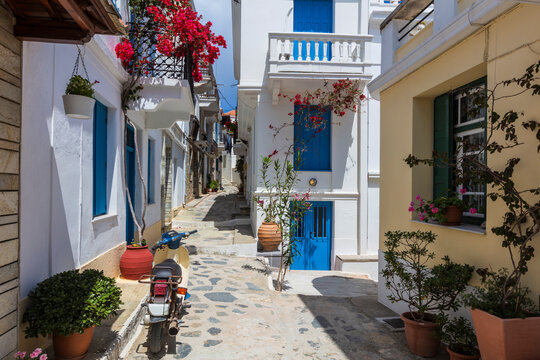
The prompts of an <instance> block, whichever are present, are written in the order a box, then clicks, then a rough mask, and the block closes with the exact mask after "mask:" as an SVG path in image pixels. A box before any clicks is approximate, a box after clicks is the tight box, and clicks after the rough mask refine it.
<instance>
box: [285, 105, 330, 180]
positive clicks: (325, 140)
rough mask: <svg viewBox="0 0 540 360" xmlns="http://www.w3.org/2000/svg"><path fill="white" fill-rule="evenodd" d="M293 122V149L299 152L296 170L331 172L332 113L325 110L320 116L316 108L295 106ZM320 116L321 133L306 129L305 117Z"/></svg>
mask: <svg viewBox="0 0 540 360" xmlns="http://www.w3.org/2000/svg"><path fill="white" fill-rule="evenodd" d="M294 110H295V116H294V117H295V120H294V148H295V150H296V149H299V150H300V156H301V159H300V163H298V164H297V163H296V161H295V167H296V169H297V170H303V171H331V170H332V164H331V158H332V156H331V155H332V149H331V136H332V133H331V127H332V123H331V117H332V112H331V111H330V109H329V108H326V111H324V112H323V113H322V114H321V113H320V111H319V110H318V107H317V106H303V105H298V106H295V109H294ZM310 116H321V117H322V118H323V125H322V131H320V132H317V131H318V129H312V128H309V127H306V126H305V125H306V121H309V120H306V117H307V118H309V117H310ZM295 157H296V156H295ZM295 160H296V159H295Z"/></svg>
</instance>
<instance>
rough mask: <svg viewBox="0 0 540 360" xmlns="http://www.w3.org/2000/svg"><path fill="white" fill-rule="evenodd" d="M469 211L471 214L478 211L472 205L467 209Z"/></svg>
mask: <svg viewBox="0 0 540 360" xmlns="http://www.w3.org/2000/svg"><path fill="white" fill-rule="evenodd" d="M469 212H470V213H471V214H476V213H477V212H478V210H476V208H473V207H472V208H470V209H469Z"/></svg>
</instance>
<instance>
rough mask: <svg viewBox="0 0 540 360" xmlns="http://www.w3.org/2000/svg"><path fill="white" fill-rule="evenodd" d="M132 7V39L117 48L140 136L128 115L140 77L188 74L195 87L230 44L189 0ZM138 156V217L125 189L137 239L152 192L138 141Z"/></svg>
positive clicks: (138, 2) (156, 0) (140, 0)
mask: <svg viewBox="0 0 540 360" xmlns="http://www.w3.org/2000/svg"><path fill="white" fill-rule="evenodd" d="M129 6H130V10H131V15H132V19H133V21H132V22H131V23H130V24H129V38H122V39H120V42H119V43H118V44H117V45H116V47H115V52H116V56H117V57H118V59H119V60H120V61H121V62H122V66H123V67H124V69H125V70H126V72H127V73H128V74H129V77H128V79H127V81H126V82H125V83H124V84H123V90H122V98H121V100H122V110H124V120H125V122H126V124H129V125H131V126H132V128H133V129H134V136H135V138H136V137H137V127H136V126H135V125H134V124H133V123H132V122H131V120H130V119H129V118H128V116H127V110H128V106H129V103H130V102H132V101H135V100H138V99H139V98H140V96H139V95H138V93H139V91H140V90H141V89H142V85H141V84H140V79H141V77H144V76H156V73H157V74H159V75H158V76H159V77H175V76H178V74H177V73H176V72H177V71H178V72H181V73H182V74H184V75H187V77H188V80H190V85H191V86H193V80H195V81H200V80H202V74H201V67H207V66H210V65H211V64H213V63H214V62H215V61H216V60H217V58H218V57H219V55H220V49H219V48H220V47H226V42H225V39H224V38H223V37H222V36H220V35H216V34H214V32H213V31H212V30H211V27H212V23H211V22H207V23H206V24H203V23H202V22H201V20H202V17H201V16H200V15H199V14H198V13H197V12H196V11H195V10H193V9H192V8H191V5H190V3H189V1H188V0H130V1H129ZM179 63H180V65H178V64H179ZM159 64H166V70H162V69H159V68H158V65H159ZM171 64H174V66H172V65H171ZM181 66H183V69H182V68H181ZM171 69H173V70H171ZM177 69H180V70H177ZM126 137H127V126H125V127H124V141H125V139H126ZM135 158H136V162H137V168H138V175H139V180H140V181H141V183H142V186H141V188H142V189H143V197H144V199H143V201H142V204H143V205H142V207H143V209H142V211H141V216H140V220H138V219H137V216H136V215H135V210H134V209H133V202H132V200H131V194H130V193H129V190H128V188H127V186H124V188H125V191H126V195H127V196H126V197H127V201H128V204H129V208H130V211H131V215H132V218H133V220H134V223H135V226H136V227H137V229H138V233H139V241H142V240H143V234H144V231H145V229H146V223H145V214H146V203H147V196H148V195H147V191H146V189H147V187H146V184H145V180H144V177H143V171H142V167H141V161H140V156H139V149H138V146H137V141H135ZM124 173H125V171H124ZM124 183H125V184H126V183H127V181H126V182H124ZM125 184H124V185H125Z"/></svg>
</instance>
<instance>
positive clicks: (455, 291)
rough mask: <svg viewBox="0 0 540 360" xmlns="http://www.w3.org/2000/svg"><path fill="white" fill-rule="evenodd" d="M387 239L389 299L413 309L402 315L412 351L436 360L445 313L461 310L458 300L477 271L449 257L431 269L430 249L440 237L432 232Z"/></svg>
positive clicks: (390, 234)
mask: <svg viewBox="0 0 540 360" xmlns="http://www.w3.org/2000/svg"><path fill="white" fill-rule="evenodd" d="M385 236H386V240H385V242H384V245H385V247H386V251H385V252H384V259H385V261H386V266H385V267H384V269H383V270H382V276H383V277H384V278H385V281H386V287H387V288H388V289H389V290H390V295H388V299H389V300H390V301H391V302H398V301H399V302H404V303H406V304H407V306H408V307H409V311H408V312H405V313H403V314H401V319H402V320H403V322H404V323H405V336H406V338H407V344H408V345H409V349H410V350H411V351H412V352H413V353H415V354H416V355H420V356H425V357H433V356H435V355H436V354H437V351H438V349H439V347H440V338H439V336H438V331H439V329H440V319H441V318H443V314H444V311H448V310H457V309H458V302H457V297H458V295H459V294H460V293H461V292H463V291H464V290H465V287H466V285H467V283H468V282H469V280H470V278H471V276H472V273H473V270H474V269H473V267H472V266H470V265H460V264H456V263H454V262H452V261H450V259H449V258H448V257H447V256H446V257H444V258H443V259H442V263H441V264H438V265H435V266H433V267H432V268H429V267H428V265H427V264H428V262H429V261H431V260H433V259H434V257H435V254H434V253H433V252H430V251H429V250H428V247H429V245H431V244H432V243H433V242H434V241H435V238H436V235H435V234H433V233H432V232H431V231H427V232H423V231H416V232H406V231H389V232H387V233H386V234H385Z"/></svg>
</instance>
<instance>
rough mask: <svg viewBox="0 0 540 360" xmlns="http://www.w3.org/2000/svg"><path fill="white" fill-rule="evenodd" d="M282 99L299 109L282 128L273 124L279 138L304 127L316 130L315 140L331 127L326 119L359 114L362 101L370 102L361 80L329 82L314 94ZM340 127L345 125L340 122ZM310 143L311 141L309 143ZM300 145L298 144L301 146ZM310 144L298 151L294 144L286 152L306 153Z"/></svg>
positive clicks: (306, 93) (272, 128)
mask: <svg viewBox="0 0 540 360" xmlns="http://www.w3.org/2000/svg"><path fill="white" fill-rule="evenodd" d="M278 96H279V97H281V98H283V99H286V100H288V101H289V102H291V103H292V104H293V105H294V106H295V110H294V111H292V112H290V113H288V115H289V116H290V117H291V118H292V119H291V121H286V122H284V123H283V124H282V125H280V126H273V125H269V128H270V129H271V130H272V131H273V132H274V137H276V136H277V135H278V134H279V133H280V132H281V131H282V130H283V129H284V128H286V127H293V126H303V127H306V128H309V129H312V130H313V137H315V136H316V135H317V134H318V133H320V132H321V131H323V130H324V128H325V127H326V126H330V124H328V123H327V121H325V119H324V118H325V116H326V117H328V116H327V115H328V113H332V114H334V115H335V116H338V117H343V116H344V115H345V114H346V113H347V112H348V111H353V112H354V111H356V110H357V106H358V105H359V104H360V102H361V101H363V100H365V99H366V96H365V95H364V94H363V93H362V90H361V88H360V82H359V81H358V80H350V79H341V80H337V81H335V82H333V83H332V84H331V85H330V82H329V81H328V80H325V81H324V85H323V87H322V88H318V89H316V90H314V91H306V92H305V93H304V94H295V95H294V96H289V95H287V94H281V93H280V94H278ZM337 124H338V125H340V124H341V123H337ZM308 141H309V140H308ZM297 145H298V144H297ZM306 145H307V144H303V145H302V146H300V147H297V148H296V149H293V147H294V145H291V146H290V147H289V149H288V150H287V151H286V153H287V155H290V154H292V153H293V152H296V153H302V152H303V151H304V149H303V148H302V147H304V148H305V147H306Z"/></svg>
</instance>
